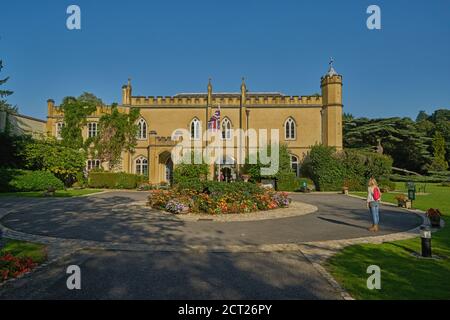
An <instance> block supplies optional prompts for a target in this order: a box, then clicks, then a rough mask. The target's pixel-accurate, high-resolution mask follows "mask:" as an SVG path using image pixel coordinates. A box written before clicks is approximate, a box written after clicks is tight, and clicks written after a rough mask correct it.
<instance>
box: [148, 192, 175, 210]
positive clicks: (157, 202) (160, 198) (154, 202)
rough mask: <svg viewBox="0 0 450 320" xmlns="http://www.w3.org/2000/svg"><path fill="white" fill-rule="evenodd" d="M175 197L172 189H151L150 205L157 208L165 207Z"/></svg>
mask: <svg viewBox="0 0 450 320" xmlns="http://www.w3.org/2000/svg"><path fill="white" fill-rule="evenodd" d="M173 197H174V195H173V194H172V192H171V191H170V190H160V189H157V190H151V191H150V195H149V196H148V205H149V206H150V207H152V208H156V209H165V208H166V204H167V202H168V201H169V200H170V199H172V198H173Z"/></svg>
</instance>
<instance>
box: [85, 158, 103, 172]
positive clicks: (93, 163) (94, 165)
mask: <svg viewBox="0 0 450 320" xmlns="http://www.w3.org/2000/svg"><path fill="white" fill-rule="evenodd" d="M99 168H100V160H98V159H89V160H88V161H87V164H86V169H87V171H91V170H92V169H99Z"/></svg>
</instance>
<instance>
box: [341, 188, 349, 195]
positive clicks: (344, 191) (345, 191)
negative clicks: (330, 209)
mask: <svg viewBox="0 0 450 320" xmlns="http://www.w3.org/2000/svg"><path fill="white" fill-rule="evenodd" d="M342 193H343V194H345V195H348V187H347V186H343V187H342Z"/></svg>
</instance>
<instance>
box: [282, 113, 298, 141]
mask: <svg viewBox="0 0 450 320" xmlns="http://www.w3.org/2000/svg"><path fill="white" fill-rule="evenodd" d="M284 137H285V139H286V140H295V139H296V126H295V121H294V119H292V118H288V119H287V120H286V122H285V123H284Z"/></svg>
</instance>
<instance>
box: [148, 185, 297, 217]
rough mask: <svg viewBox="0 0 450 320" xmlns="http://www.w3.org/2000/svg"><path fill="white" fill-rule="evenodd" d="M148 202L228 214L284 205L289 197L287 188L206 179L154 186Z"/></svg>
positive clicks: (175, 208) (170, 208) (176, 209)
mask: <svg viewBox="0 0 450 320" xmlns="http://www.w3.org/2000/svg"><path fill="white" fill-rule="evenodd" d="M219 184H220V185H219ZM200 190H202V191H200ZM148 204H149V205H150V206H151V207H153V208H157V209H164V210H167V211H169V212H172V213H177V214H178V213H187V212H193V213H208V214H227V213H248V212H253V211H258V210H270V209H276V208H285V207H288V206H289V198H288V194H287V193H285V192H275V191H273V190H271V189H266V188H262V187H260V186H258V185H255V184H251V183H245V184H244V183H219V182H216V183H212V182H207V183H205V184H204V185H203V187H201V188H195V189H189V188H173V189H170V190H151V191H150V196H149V201H148Z"/></svg>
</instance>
